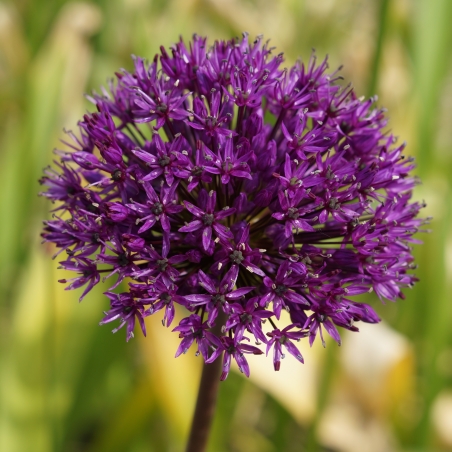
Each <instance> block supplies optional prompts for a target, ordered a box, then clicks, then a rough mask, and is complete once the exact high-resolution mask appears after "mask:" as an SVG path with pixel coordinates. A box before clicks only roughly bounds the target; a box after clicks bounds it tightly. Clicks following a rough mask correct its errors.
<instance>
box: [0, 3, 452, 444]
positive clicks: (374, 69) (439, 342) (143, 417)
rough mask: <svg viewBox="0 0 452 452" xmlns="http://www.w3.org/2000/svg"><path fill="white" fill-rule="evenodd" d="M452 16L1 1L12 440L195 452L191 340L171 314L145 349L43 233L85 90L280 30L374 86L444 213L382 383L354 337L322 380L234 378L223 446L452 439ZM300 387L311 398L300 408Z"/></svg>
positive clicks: (388, 310)
mask: <svg viewBox="0 0 452 452" xmlns="http://www.w3.org/2000/svg"><path fill="white" fill-rule="evenodd" d="M451 17H452V2H451V1H449V0H432V1H428V2H427V1H423V0H417V1H416V0H375V1H369V0H341V1H339V0H321V1H320V0H279V1H270V0H246V1H245V0H179V1H178V0H153V1H150V0H149V1H147V0H98V1H97V2H67V1H64V0H46V1H36V0H15V1H14V2H13V1H11V2H0V181H1V190H0V212H1V218H2V221H0V250H1V252H0V450H2V451H6V452H24V451H33V452H57V451H62V452H63V451H64V452H76V451H91V452H104V451H105V452H107V451H108V452H114V451H118V452H120V451H130V452H142V451H143V452H144V451H156V452H161V451H178V450H182V448H183V444H184V441H185V438H186V434H187V430H188V425H189V422H190V418H191V413H192V409H193V404H194V400H195V393H196V387H197V379H198V377H199V372H200V368H199V362H198V361H197V360H195V358H194V357H185V356H184V357H182V358H179V359H178V360H174V359H173V354H174V351H175V349H176V348H175V344H176V342H174V341H177V338H173V337H172V336H174V335H172V334H171V333H170V332H169V331H166V330H163V329H162V328H161V327H160V328H159V325H158V322H159V321H158V319H157V321H156V322H154V323H151V324H150V325H149V326H150V330H151V331H152V332H151V334H150V335H149V337H148V338H147V339H145V340H140V339H139V340H135V341H132V343H129V344H126V343H125V341H124V337H123V335H121V333H119V334H117V335H111V333H110V331H109V329H108V328H107V327H103V328H100V327H98V321H99V319H100V318H101V315H102V310H103V309H105V308H107V302H106V301H105V299H104V298H103V296H102V295H101V292H102V288H98V290H96V291H94V292H93V293H91V294H90V296H89V297H87V299H86V300H85V301H84V302H83V306H78V303H77V301H76V300H77V293H71V292H65V291H64V290H63V287H62V285H60V284H58V283H57V282H56V281H57V280H58V279H60V278H62V277H64V276H63V275H62V272H61V271H60V270H57V269H56V267H57V263H56V262H55V261H51V259H50V256H51V255H52V254H53V252H54V251H55V250H53V249H49V248H48V247H43V246H41V245H40V244H39V232H40V228H41V220H42V219H43V218H46V217H47V216H48V213H47V211H48V209H49V206H48V205H46V203H45V202H44V201H43V200H42V199H40V198H38V196H37V193H38V191H39V187H38V184H37V181H38V179H39V177H40V175H41V172H42V168H43V167H44V166H46V165H47V164H48V163H49V162H51V159H52V154H51V151H52V149H53V148H54V147H59V146H61V144H60V143H59V138H61V137H62V129H63V128H64V127H67V128H75V125H76V122H77V119H78V118H80V117H81V115H82V114H83V112H84V111H85V110H86V109H88V108H90V106H89V104H88V102H87V101H85V100H84V97H83V94H84V93H85V92H90V91H91V90H92V89H98V88H99V87H100V85H102V84H105V81H106V79H107V78H108V77H110V76H111V75H112V74H113V73H114V72H115V71H116V70H118V69H119V68H120V67H125V68H131V60H130V54H132V53H135V54H137V55H141V56H147V57H149V58H152V57H153V55H154V54H155V53H156V52H158V47H159V46H160V45H165V46H168V45H170V44H171V43H173V42H175V41H176V40H177V39H178V37H179V35H182V36H183V37H184V38H185V39H189V38H190V36H191V34H192V33H194V32H196V33H198V34H201V35H208V36H209V40H210V42H212V41H213V40H214V39H227V38H230V37H231V36H235V35H238V34H240V33H241V32H242V31H244V30H247V31H249V32H250V34H251V35H252V36H253V35H256V34H260V33H263V34H264V35H265V36H266V37H268V38H271V40H272V43H273V44H274V45H275V46H276V47H277V49H278V51H284V52H285V56H286V60H287V62H288V63H287V64H290V63H291V62H293V61H294V60H295V59H296V58H297V57H299V56H302V57H303V59H307V58H308V57H309V55H310V54H311V49H312V48H315V49H316V52H317V54H318V55H319V57H320V58H322V57H323V55H324V54H325V53H328V54H329V55H330V65H331V67H332V68H336V67H338V66H339V65H340V64H342V63H344V65H345V66H344V69H343V71H342V73H343V75H344V77H345V79H346V80H349V81H351V82H352V83H353V85H354V86H355V88H356V91H357V92H358V94H366V95H373V94H375V93H379V95H380V96H379V104H381V105H385V106H386V107H387V108H388V110H389V115H390V117H391V122H390V127H391V129H393V130H395V131H397V133H400V136H402V137H403V139H406V140H407V141H408V142H409V147H408V151H409V153H411V154H412V155H415V156H416V158H417V161H418V169H417V172H418V174H419V176H420V177H421V178H422V182H423V185H421V186H419V189H418V190H417V192H416V197H417V198H419V199H421V198H424V199H425V200H426V202H427V204H428V207H427V208H426V209H425V216H428V215H432V216H434V220H433V221H432V226H431V227H432V230H433V233H432V234H429V235H426V234H423V235H422V236H420V238H421V239H422V240H423V241H424V245H423V246H419V247H417V248H416V257H417V261H418V264H419V268H418V275H419V278H420V280H421V281H420V283H419V284H418V285H417V287H415V289H414V290H412V291H411V292H410V293H407V299H406V300H404V301H401V302H399V303H397V304H394V305H390V306H383V307H382V308H381V309H380V308H378V310H379V313H380V314H381V316H382V317H383V318H384V319H385V320H386V322H387V324H388V325H390V326H391V327H392V328H394V329H395V330H396V331H398V332H399V335H398V336H397V337H398V338H399V339H398V340H399V342H398V343H401V342H400V341H402V342H403V344H405V345H406V346H405V348H403V350H404V351H403V352H401V353H400V355H397V356H399V358H398V359H397V360H395V361H394V362H391V364H390V365H388V366H387V367H386V368H385V369H386V370H385V371H384V373H382V374H381V375H383V376H384V378H379V379H378V384H377V386H375V387H374V386H372V384H373V383H372V384H371V382H370V381H366V379H364V382H363V381H359V378H358V376H357V375H355V374H354V373H353V372H352V371H351V369H350V368H349V367H347V361H346V360H344V359H342V358H343V356H342V355H343V354H344V353H345V350H346V349H347V347H348V346H350V347H351V346H352V343H351V341H352V338H351V336H350V335H349V336H347V335H345V341H344V346H343V348H344V349H345V350H343V351H342V352H343V353H340V352H341V350H338V349H337V348H336V347H333V345H332V344H329V346H328V347H327V350H326V351H323V350H318V349H315V350H313V352H312V353H313V354H312V357H313V358H312V359H313V362H309V360H307V363H306V364H305V366H304V368H303V370H302V372H303V375H304V377H303V378H307V380H306V381H313V383H312V384H311V385H306V386H305V383H303V381H305V380H303V381H301V380H300V381H298V380H296V378H298V377H295V374H293V375H290V374H288V373H286V374H283V373H282V372H281V376H280V377H279V378H280V379H279V381H278V382H277V383H276V384H275V385H274V386H273V387H270V386H269V385H267V386H266V384H265V381H266V380H265V379H266V378H267V377H266V375H265V374H262V375H261V376H260V378H257V379H251V380H250V381H245V380H244V379H243V378H242V377H241V376H240V375H239V374H231V375H230V377H229V378H228V380H227V381H226V382H225V383H223V384H222V385H221V393H220V400H219V406H218V414H217V417H216V420H215V425H214V429H213V435H212V438H211V448H210V450H212V451H215V452H224V451H234V452H241V451H247V452H250V451H251V452H252V451H259V452H266V451H269V452H270V451H288V452H291V451H300V450H307V451H315V450H334V451H336V450H337V451H339V450H344V451H355V450H356V451H369V452H373V451H380V450H381V451H390V450H394V451H415V450H416V451H435V450H438V451H442V450H452V438H451V432H452V420H451V418H452V403H451V393H452V328H451V323H452V304H451V302H450V299H449V296H450V295H448V294H450V292H451V289H452V287H451V280H452V277H451V276H452V235H451V230H450V226H449V225H450V224H451V221H452V217H451V200H450V199H451V177H450V174H452V173H451V170H452V153H451V149H452V126H451V124H452V65H451V56H450V55H451V52H450V48H451V45H452V27H450V18H451ZM56 260H58V258H57V259H56ZM370 300H371V302H372V303H375V304H376V305H377V301H376V300H375V299H374V298H370V297H369V298H368V300H367V301H370ZM375 328H376V327H375ZM392 334H395V333H392ZM355 336H356V335H355ZM358 336H359V335H358ZM374 339H375V341H382V339H381V338H380V337H379V336H378V335H376V336H375V337H374ZM353 340H359V337H358V338H355V337H353ZM382 342H383V341H382ZM383 345H384V344H383ZM387 346H388V349H387V350H386V352H387V353H386V354H387V355H388V356H389V355H391V354H394V350H393V349H391V347H392V345H391V343H390V342H388V345H387ZM303 353H304V351H303ZM367 354H369V352H368V353H367ZM384 356H385V355H384ZM355 358H357V359H358V361H359V360H360V359H362V361H363V362H365V358H367V359H369V356H364V355H363V356H362V357H361V356H357V357H355ZM370 359H372V356H370ZM315 363H316V364H315ZM253 369H254V368H253V367H252V373H253V372H254V373H258V372H260V371H259V370H253ZM297 375H298V374H297ZM309 378H310V379H311V380H309ZM290 385H292V386H290ZM285 386H290V387H293V388H297V391H298V392H297V394H298V395H299V396H300V398H299V399H296V397H295V394H294V397H293V401H292V403H288V402H287V400H285V399H284V397H283V396H282V395H281V394H280V392H278V391H279V389H281V388H282V389H283V387H285ZM360 388H361V389H360ZM308 399H309V400H311V402H309V403H308V402H307V401H308ZM304 400H306V406H305V407H304V406H303V405H304ZM311 405H312V407H311V408H309V406H311ZM308 408H309V409H308ZM337 408H339V412H340V413H341V414H340V415H339V417H337V415H335V414H334V413H337V411H338V410H337ZM335 416H336V417H335ZM357 419H358V421H357ZM335 425H340V426H342V425H343V426H344V427H343V428H342V429H341V431H339V430H334V426H335ZM358 430H359V431H362V435H361V436H359V435H358ZM375 435H377V436H375ZM383 436H384V437H385V438H387V442H380V443H379V442H378V441H375V438H380V439H381V437H383Z"/></svg>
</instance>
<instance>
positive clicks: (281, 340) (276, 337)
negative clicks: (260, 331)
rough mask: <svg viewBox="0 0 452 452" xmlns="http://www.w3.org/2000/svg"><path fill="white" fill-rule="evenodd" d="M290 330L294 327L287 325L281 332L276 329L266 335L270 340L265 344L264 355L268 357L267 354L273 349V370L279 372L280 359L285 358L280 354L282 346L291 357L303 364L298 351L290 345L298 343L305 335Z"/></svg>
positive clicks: (302, 332)
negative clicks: (294, 342)
mask: <svg viewBox="0 0 452 452" xmlns="http://www.w3.org/2000/svg"><path fill="white" fill-rule="evenodd" d="M292 328H294V325H288V326H286V327H285V328H284V329H283V330H282V331H280V330H279V329H277V328H276V329H274V330H273V331H272V332H271V333H267V336H268V337H269V338H270V340H269V341H268V343H267V351H266V354H267V355H268V352H269V351H270V350H271V348H272V347H274V349H273V366H274V368H275V370H279V368H280V367H281V359H283V358H284V357H285V355H284V354H283V352H282V346H283V345H284V347H285V348H286V350H287V351H288V352H289V353H290V354H291V355H292V356H295V358H297V359H298V361H300V362H301V363H303V362H304V360H303V356H301V353H300V351H299V350H298V348H297V347H296V346H295V345H294V344H293V343H292V341H293V340H295V341H298V340H300V339H301V338H302V337H305V336H306V335H307V334H306V333H305V332H304V331H300V330H298V331H290V330H291V329H292Z"/></svg>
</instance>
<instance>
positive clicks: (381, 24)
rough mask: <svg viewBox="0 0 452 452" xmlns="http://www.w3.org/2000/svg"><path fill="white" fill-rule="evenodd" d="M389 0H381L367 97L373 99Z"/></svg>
mask: <svg viewBox="0 0 452 452" xmlns="http://www.w3.org/2000/svg"><path fill="white" fill-rule="evenodd" d="M388 7H389V0H380V9H379V14H378V35H377V42H376V46H375V53H374V57H373V60H372V66H371V68H370V79H369V84H368V86H367V97H371V96H373V95H374V94H375V90H376V88H377V83H378V72H379V67H380V62H381V54H382V50H383V41H384V39H385V35H386V29H387V24H388V20H387V19H388V9H389V8H388Z"/></svg>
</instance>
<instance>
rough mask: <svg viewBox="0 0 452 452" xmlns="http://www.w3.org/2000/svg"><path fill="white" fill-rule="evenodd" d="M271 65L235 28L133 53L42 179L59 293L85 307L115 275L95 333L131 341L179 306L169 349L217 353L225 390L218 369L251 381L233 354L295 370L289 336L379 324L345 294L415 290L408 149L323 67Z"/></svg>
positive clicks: (262, 49)
mask: <svg viewBox="0 0 452 452" xmlns="http://www.w3.org/2000/svg"><path fill="white" fill-rule="evenodd" d="M170 55H172V56H170ZM282 61H283V56H282V54H280V55H277V56H272V49H271V48H269V47H268V45H267V44H264V43H263V41H262V38H261V37H258V38H257V39H256V40H255V41H254V42H252V43H250V42H249V40H248V36H247V35H246V34H245V35H244V36H243V39H233V40H231V41H222V42H215V43H214V44H213V46H212V47H210V48H209V47H207V45H206V39H205V38H200V37H198V36H194V37H193V40H192V41H191V42H190V45H189V46H188V47H187V46H186V45H185V44H184V42H183V41H182V40H181V41H180V42H179V43H177V44H175V45H174V46H173V47H172V48H171V52H167V51H166V50H165V49H164V48H162V49H161V55H160V56H156V57H155V58H154V59H153V61H152V62H151V63H147V62H146V61H145V60H143V59H141V58H138V57H134V65H135V68H134V70H133V71H132V72H127V71H125V70H123V71H122V72H120V73H117V74H116V81H115V82H111V83H110V85H109V89H108V90H107V89H103V90H102V93H103V94H102V95H99V94H93V95H92V96H90V97H89V99H90V100H91V101H92V102H93V103H94V104H95V105H96V107H97V110H98V111H97V112H95V113H91V114H86V115H85V116H84V117H83V119H82V120H81V121H80V123H79V129H80V131H79V135H78V136H77V135H76V134H74V133H72V132H69V137H70V139H71V140H72V141H71V143H66V144H67V145H68V146H69V148H70V149H69V150H68V151H58V152H57V155H58V156H59V161H58V162H55V163H56V166H55V168H54V169H50V168H49V169H46V170H45V175H44V177H43V178H42V180H41V183H42V184H43V185H44V186H46V190H47V191H45V192H44V193H43V195H44V196H46V197H47V198H49V199H50V200H51V201H52V202H55V203H56V208H55V210H54V212H55V213H54V216H53V218H52V219H51V220H49V221H46V222H45V228H44V232H43V234H42V236H43V237H44V241H46V242H52V243H54V244H55V245H56V247H57V249H58V252H57V254H56V255H58V254H59V253H61V252H63V251H65V252H66V254H67V258H66V259H65V260H63V261H62V262H61V263H60V264H61V267H62V268H64V269H66V270H70V271H73V272H75V273H76V277H74V278H72V279H67V280H66V279H62V280H61V282H64V283H69V285H68V286H67V289H75V288H79V287H82V286H85V289H84V292H83V293H82V296H81V297H80V299H82V298H84V297H85V296H86V294H87V293H88V292H89V291H90V290H91V289H92V287H93V286H94V285H96V284H97V283H98V282H99V280H100V279H101V278H100V275H101V274H104V275H105V276H104V278H102V279H103V280H105V279H106V278H110V277H113V276H114V275H116V279H115V280H114V281H113V282H112V283H111V287H110V288H109V290H108V291H107V292H106V295H107V297H108V298H109V300H110V310H109V311H108V312H107V313H106V314H105V317H104V318H103V320H102V321H101V324H104V323H109V322H112V321H116V320H117V321H119V327H118V328H116V329H115V330H114V331H116V330H117V329H119V328H121V327H122V326H127V334H126V336H127V340H129V339H130V338H131V337H132V336H133V330H134V327H135V323H136V320H138V322H139V324H140V326H141V329H142V331H143V333H145V331H146V330H145V318H146V316H149V315H152V314H155V313H157V312H159V311H162V313H163V321H162V323H163V324H164V325H165V326H170V325H171V324H172V323H173V322H174V320H175V319H176V318H177V316H176V312H177V310H178V309H179V319H180V318H181V320H179V324H178V326H176V327H175V328H174V330H173V331H176V332H178V334H179V337H180V338H181V343H180V346H179V348H178V350H177V351H176V356H179V355H180V354H182V353H185V352H186V351H187V350H188V349H189V348H190V346H191V345H192V344H193V343H194V342H196V345H197V347H198V351H197V352H196V353H197V354H198V355H201V356H202V357H203V359H204V361H205V362H207V363H210V362H212V361H214V360H216V359H221V358H220V356H221V355H223V374H222V376H221V379H224V378H226V377H227V375H228V372H229V369H230V365H231V361H232V358H234V359H235V360H236V362H237V363H238V365H239V368H240V369H241V371H242V372H243V373H244V374H245V375H247V376H248V375H249V367H248V363H247V361H246V359H245V357H244V354H245V353H252V354H262V353H263V352H264V351H265V352H266V353H267V354H268V353H269V352H270V350H271V349H273V363H274V368H275V370H279V368H280V365H281V359H282V358H283V357H284V354H283V352H284V351H287V352H289V353H290V354H292V355H293V356H294V357H295V358H296V359H297V360H299V361H301V362H303V358H302V354H301V351H300V350H299V346H298V345H295V344H294V341H295V342H298V341H300V339H303V338H306V337H308V338H309V343H310V344H312V343H313V341H314V340H315V338H316V337H317V335H318V334H319V335H320V337H321V340H322V342H323V343H325V341H324V331H326V332H327V333H328V334H329V335H330V336H332V338H333V339H334V340H335V341H337V342H338V343H339V344H340V336H339V332H338V329H337V327H342V328H346V329H348V330H351V331H357V330H358V328H357V327H356V322H358V321H362V322H367V323H376V322H378V321H379V318H378V316H377V315H376V313H375V312H374V311H373V309H372V308H371V307H370V306H369V305H367V304H364V303H360V302H356V301H353V300H351V299H350V298H351V297H353V296H355V295H359V294H362V293H365V292H371V291H372V290H374V291H375V292H376V294H377V295H378V297H379V298H380V299H382V300H384V299H388V300H391V301H395V300H396V299H397V298H403V293H402V288H404V287H411V286H412V285H413V283H414V282H415V281H416V278H415V277H414V276H413V275H412V274H410V272H409V271H410V270H411V269H413V268H414V264H413V257H412V254H411V244H412V243H416V242H417V240H415V239H414V238H413V235H414V234H415V233H416V232H417V231H418V230H419V228H420V226H421V225H422V224H423V223H424V222H423V221H422V220H420V219H418V218H417V215H418V212H419V210H420V209H421V207H423V206H422V205H421V204H420V203H417V202H413V201H412V200H411V195H412V190H413V187H414V186H415V184H416V181H415V179H414V178H413V177H412V176H411V175H410V173H411V171H412V170H413V167H414V165H413V162H412V159H410V158H405V156H404V155H403V149H404V147H405V145H404V144H402V145H397V143H396V138H395V137H394V136H393V135H392V134H391V133H389V132H388V131H387V130H386V124H387V120H386V118H385V116H384V113H383V110H381V109H379V108H377V107H376V106H375V105H374V100H375V99H369V100H362V99H360V98H357V96H356V95H355V93H354V92H353V90H351V89H350V88H349V87H346V88H343V87H341V85H340V84H339V80H340V77H338V76H337V74H336V73H332V74H329V73H328V72H327V71H328V65H327V61H326V60H324V61H322V62H320V64H319V63H318V62H317V60H316V57H315V55H313V56H312V57H311V59H310V60H309V62H308V64H307V65H305V64H302V63H301V62H297V63H296V64H295V65H294V66H293V67H292V68H290V69H288V70H287V69H282V68H281V63H282ZM125 281H127V282H128V286H129V288H128V290H125V291H124V292H122V293H114V292H112V290H113V289H114V288H117V287H119V285H120V283H121V282H125ZM121 287H123V286H121ZM123 290H124V289H123ZM178 305H179V306H178ZM286 311H287V314H286ZM266 322H268V323H267V325H268V326H269V328H268V329H265V330H264V328H263V325H264V323H266ZM250 339H253V340H254V341H255V342H256V345H257V346H259V345H261V344H264V348H265V350H261V349H260V348H258V347H256V346H254V345H249V344H248V341H250Z"/></svg>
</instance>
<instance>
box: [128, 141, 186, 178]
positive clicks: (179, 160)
mask: <svg viewBox="0 0 452 452" xmlns="http://www.w3.org/2000/svg"><path fill="white" fill-rule="evenodd" d="M187 149H188V150H190V149H191V148H190V146H189V144H188V143H187V140H186V139H185V138H183V137H182V135H179V136H177V137H176V138H175V139H174V141H173V142H171V143H165V142H164V141H163V140H162V139H161V138H160V136H159V135H157V134H154V136H153V138H152V142H151V143H148V144H147V145H146V146H145V150H140V149H134V150H133V151H132V152H133V153H134V155H135V156H136V157H138V158H139V159H140V160H142V161H143V162H145V163H146V167H147V168H150V171H149V172H148V173H147V174H146V175H145V176H144V177H142V178H141V180H142V181H145V182H147V181H152V180H154V179H157V178H158V177H159V176H161V175H163V176H164V177H165V181H166V183H167V184H168V185H169V186H170V187H171V186H172V185H173V183H174V177H179V178H187V177H188V176H189V175H190V174H189V172H188V171H187V169H186V168H187V166H188V165H189V162H190V159H189V158H188V157H187V156H188V155H189V154H188V150H187ZM190 152H191V151H190Z"/></svg>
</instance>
